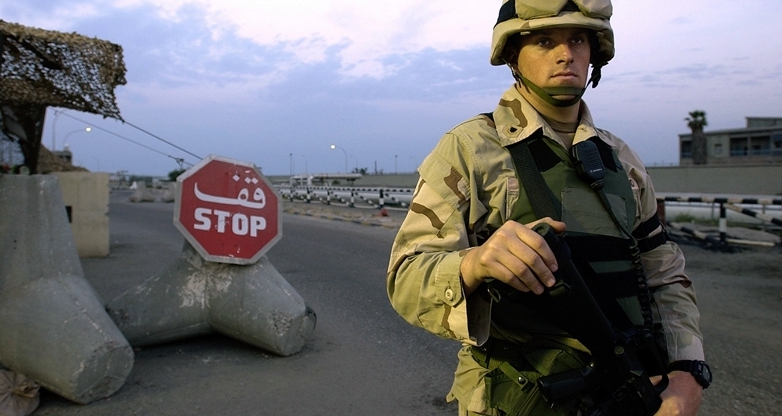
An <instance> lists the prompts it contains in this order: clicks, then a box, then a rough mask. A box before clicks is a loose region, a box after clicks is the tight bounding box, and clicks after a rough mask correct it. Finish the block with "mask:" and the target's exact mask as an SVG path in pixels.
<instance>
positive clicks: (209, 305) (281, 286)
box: [106, 242, 316, 356]
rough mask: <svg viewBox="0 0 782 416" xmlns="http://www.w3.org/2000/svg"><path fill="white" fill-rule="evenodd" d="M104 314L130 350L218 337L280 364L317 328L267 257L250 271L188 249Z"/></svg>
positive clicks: (185, 247) (299, 348)
mask: <svg viewBox="0 0 782 416" xmlns="http://www.w3.org/2000/svg"><path fill="white" fill-rule="evenodd" d="M106 309H107V310H108V312H109V315H110V316H111V317H112V319H114V321H115V322H116V323H117V326H118V327H119V328H120V330H121V331H122V333H123V334H125V337H126V338H127V339H128V341H129V342H130V343H131V345H133V346H145V345H153V344H158V343H162V342H168V341H173V340H177V339H182V338H187V337H192V336H196V335H200V334H204V333H209V332H212V331H217V332H220V333H222V334H225V335H228V336H230V337H233V338H235V339H238V340H241V341H244V342H246V343H248V344H250V345H253V346H256V347H259V348H262V349H264V350H267V351H270V352H273V353H275V354H279V355H282V356H289V355H292V354H295V353H297V352H299V351H300V350H301V348H302V347H303V346H304V343H305V341H306V340H307V339H308V338H309V336H310V335H311V334H312V331H313V330H314V328H315V321H316V318H315V313H314V312H313V311H312V310H311V309H310V308H309V307H307V305H306V304H305V303H304V300H303V299H302V298H301V296H299V294H298V293H297V292H296V290H295V289H293V287H291V286H290V284H288V282H287V281H286V280H285V279H284V278H283V277H282V276H281V275H280V273H279V272H277V270H276V269H275V268H274V266H272V265H271V263H270V262H269V261H268V260H267V259H266V257H262V258H261V259H260V260H259V261H258V262H257V263H255V264H253V265H246V266H241V265H232V264H222V263H213V262H207V261H204V260H203V258H202V257H201V256H200V255H199V254H198V252H196V250H195V249H194V248H193V247H192V246H191V245H190V244H189V243H188V242H185V245H184V248H183V250H182V255H181V256H180V257H179V258H178V259H177V260H175V261H174V262H173V263H172V264H171V265H170V266H169V267H168V268H167V269H166V270H164V271H162V272H160V273H158V274H156V275H154V276H152V277H150V278H149V279H148V280H147V281H145V282H144V283H142V284H141V285H139V286H137V287H135V288H133V289H131V290H128V291H127V292H125V293H123V294H121V295H119V296H118V297H116V298H114V299H113V300H111V301H110V302H109V303H108V305H107V307H106Z"/></svg>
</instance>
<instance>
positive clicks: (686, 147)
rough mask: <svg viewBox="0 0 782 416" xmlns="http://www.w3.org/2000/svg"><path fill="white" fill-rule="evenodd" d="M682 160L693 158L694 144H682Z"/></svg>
mask: <svg viewBox="0 0 782 416" xmlns="http://www.w3.org/2000/svg"><path fill="white" fill-rule="evenodd" d="M681 153H682V156H681V158H682V159H689V158H691V157H692V142H689V141H687V142H682V149H681Z"/></svg>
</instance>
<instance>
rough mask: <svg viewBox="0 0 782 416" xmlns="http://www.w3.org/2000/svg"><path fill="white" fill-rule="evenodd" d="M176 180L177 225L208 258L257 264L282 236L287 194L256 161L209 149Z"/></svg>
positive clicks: (220, 261)
mask: <svg viewBox="0 0 782 416" xmlns="http://www.w3.org/2000/svg"><path fill="white" fill-rule="evenodd" d="M177 182H178V185H179V186H177V198H176V204H175V207H174V225H175V226H176V227H177V228H178V229H179V231H180V232H181V233H182V234H183V235H184V236H185V238H186V239H187V241H189V242H190V244H192V245H193V247H195V249H196V250H197V251H198V253H199V254H201V256H202V257H203V258H204V259H205V260H207V261H212V262H219V263H231V264H253V263H255V262H257V261H258V260H259V259H260V258H261V256H263V254H264V253H266V251H267V250H269V249H270V248H271V247H272V246H273V245H274V243H276V242H277V241H278V240H279V239H280V238H282V218H281V216H280V214H279V211H280V205H281V203H282V199H281V198H280V195H279V194H278V193H277V190H276V189H274V187H273V186H272V185H271V184H270V183H269V181H268V180H267V179H266V178H265V177H264V176H263V175H262V174H261V173H260V172H259V171H258V168H256V167H255V165H253V164H252V163H248V162H240V161H236V160H232V159H228V158H224V157H221V156H216V155H209V157H207V158H206V159H204V160H202V161H200V162H199V163H198V164H196V165H195V166H193V167H192V168H190V169H188V170H187V171H186V172H184V173H183V174H181V175H179V177H178V178H177Z"/></svg>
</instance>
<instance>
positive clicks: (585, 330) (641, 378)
mask: <svg viewBox="0 0 782 416" xmlns="http://www.w3.org/2000/svg"><path fill="white" fill-rule="evenodd" d="M533 230H534V231H536V232H537V233H538V234H540V235H541V236H543V238H544V239H545V240H546V243H548V245H549V247H550V248H551V250H552V251H553V252H554V255H555V256H556V258H557V263H558V265H559V270H558V271H557V272H556V273H554V276H555V277H556V280H557V281H556V284H555V285H554V286H552V287H551V288H548V289H547V290H546V291H545V292H544V293H543V294H541V295H535V294H533V293H532V292H526V293H525V292H519V291H517V292H516V293H514V295H515V296H519V297H520V298H519V301H521V302H523V304H524V305H525V306H528V307H529V308H530V309H534V310H535V311H536V312H541V313H542V314H543V315H545V316H546V317H547V319H548V321H549V322H550V323H551V324H554V325H556V326H558V327H559V328H560V329H562V330H563V331H565V332H567V333H568V334H570V335H571V336H572V337H573V338H575V339H577V340H578V341H579V342H581V343H582V344H583V345H584V346H585V347H587V348H588V349H589V351H590V352H591V354H592V362H591V363H590V364H589V365H587V366H586V367H585V368H582V369H576V370H571V371H567V372H564V373H558V374H551V375H548V376H543V377H541V378H540V379H538V385H539V386H540V388H541V391H542V393H543V397H544V398H545V399H546V400H547V401H549V402H556V401H557V400H561V399H565V398H568V397H572V396H573V395H575V394H579V395H586V396H587V398H586V401H587V403H586V405H587V406H586V407H587V409H588V410H587V413H586V414H587V415H589V416H604V415H605V416H612V415H623V416H624V415H637V416H647V415H653V414H654V413H655V412H657V410H658V409H659V408H660V405H661V404H662V400H661V399H660V393H661V392H662V391H663V390H665V388H666V387H667V385H668V378H667V376H666V371H665V365H664V363H663V360H662V358H661V357H660V354H659V352H658V350H657V346H656V344H655V342H654V337H653V335H652V334H651V332H650V331H649V330H646V329H643V328H632V329H629V330H625V331H623V332H617V331H616V330H614V327H613V326H612V325H611V323H610V322H609V320H608V318H606V316H605V314H604V313H603V311H602V310H601V309H600V307H599V305H598V303H597V302H596V301H595V298H594V297H593V296H592V293H591V292H590V290H589V288H588V287H587V285H586V283H585V282H584V279H583V277H582V276H581V274H580V273H579V271H578V269H577V268H576V266H575V265H574V264H573V261H572V260H571V253H570V248H569V247H568V246H567V244H566V243H565V241H564V240H563V239H562V238H560V237H559V236H557V235H556V234H555V233H554V231H553V230H551V228H550V227H549V225H548V224H539V225H537V226H535V227H534V228H533ZM639 355H643V356H644V357H645V359H646V361H645V362H647V364H648V362H649V358H648V357H653V361H654V362H653V365H654V366H655V367H657V368H656V369H654V371H657V372H658V373H659V374H661V375H662V376H663V380H662V381H661V382H660V383H659V384H658V385H657V386H655V385H653V384H652V383H651V381H650V380H649V373H648V372H647V371H646V369H645V368H644V365H643V364H642V362H641V360H640V359H639Z"/></svg>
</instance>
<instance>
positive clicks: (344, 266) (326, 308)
mask: <svg viewBox="0 0 782 416" xmlns="http://www.w3.org/2000/svg"><path fill="white" fill-rule="evenodd" d="M302 205H303V204H302ZM335 210H338V209H337V208H333V207H331V208H328V209H325V210H323V211H324V212H325V213H326V214H328V215H322V217H324V218H325V217H332V218H333V217H334V215H332V214H333V212H334V211H335ZM110 211H111V212H110V214H109V217H110V227H111V255H110V256H109V257H108V258H105V259H83V266H84V271H85V276H86V277H87V279H88V280H89V281H90V282H91V283H92V285H93V286H94V287H95V289H96V291H97V292H98V293H99V295H100V296H101V297H102V298H103V300H109V299H111V298H113V297H114V296H117V295H118V294H120V293H122V292H123V291H124V290H127V289H129V288H131V287H133V286H135V285H136V284H138V283H141V282H143V281H144V280H146V279H147V278H148V277H149V276H151V275H152V274H154V273H155V272H157V271H159V270H161V269H164V268H166V267H167V266H168V264H169V263H170V262H172V261H173V260H174V259H175V258H176V257H177V256H178V255H179V252H180V250H181V247H182V244H183V241H184V239H183V237H182V236H181V235H180V234H179V232H178V231H177V230H176V229H175V228H174V227H173V225H172V218H173V213H172V211H173V204H163V203H143V204H131V203H129V202H127V194H121V193H115V194H112V202H111V206H110ZM297 212H299V214H303V215H289V214H284V216H283V239H282V240H281V241H280V242H279V243H277V245H276V246H275V247H274V248H273V249H272V250H271V251H270V252H269V253H268V258H269V260H270V261H271V263H272V264H273V265H274V266H275V267H276V268H277V270H278V271H280V273H281V274H282V275H283V276H284V277H285V278H286V279H287V280H288V282H290V283H291V285H292V286H293V287H294V288H295V289H296V290H297V291H298V292H299V294H301V295H302V297H303V298H304V299H305V300H306V301H307V303H308V304H309V306H311V307H312V308H313V309H314V310H315V312H316V313H317V317H318V322H317V327H316V329H315V332H314V334H313V336H312V338H310V340H309V342H308V343H307V344H306V345H305V347H304V349H303V350H302V351H301V352H300V353H299V354H297V355H294V356H291V357H285V358H282V357H277V356H274V355H271V354H269V353H266V352H264V351H262V350H259V349H257V348H254V347H250V346H247V345H246V344H243V343H241V342H238V341H235V340H232V339H230V338H227V337H225V336H222V335H213V336H206V337H199V338H195V339H189V340H185V341H180V342H175V343H170V344H165V345H160V346H155V347H149V348H144V349H139V350H137V351H136V358H135V364H134V368H133V371H132V372H131V374H130V376H129V377H128V379H127V381H126V383H125V385H124V386H123V387H122V389H120V390H119V391H118V392H117V393H116V394H115V395H114V396H112V397H110V398H108V399H105V400H101V401H97V402H94V403H92V404H89V405H86V406H81V405H76V404H73V403H70V402H68V401H67V400H65V399H62V398H59V397H58V396H56V395H54V394H52V393H48V392H43V393H42V401H41V405H40V407H39V410H38V411H36V413H35V415H87V416H91V415H217V414H219V415H294V414H295V415H332V414H348V415H354V414H356V415H358V414H362V415H363V414H408V415H455V414H456V407H455V406H454V405H453V404H446V403H445V401H444V396H445V394H446V393H447V391H448V389H449V387H450V383H451V379H452V373H453V369H454V366H455V352H456V350H457V349H458V345H457V344H456V343H455V342H452V341H448V340H440V339H438V338H436V337H435V336H433V335H430V334H428V333H426V332H424V331H423V330H419V329H417V328H414V327H412V326H410V325H408V324H407V323H405V322H404V321H403V320H402V319H401V318H399V317H398V316H397V315H396V313H395V312H394V311H393V310H392V309H391V307H390V305H389V303H388V300H387V297H386V294H385V268H386V264H387V261H388V254H389V250H390V246H391V242H392V240H393V237H394V234H395V230H394V229H393V226H389V224H391V225H392V224H394V221H396V220H398V215H399V214H398V213H396V212H392V214H393V215H392V217H396V218H391V220H394V221H391V222H388V223H386V224H385V225H386V227H373V226H368V225H366V222H364V225H361V224H358V223H359V222H361V221H334V220H328V219H322V218H318V217H317V215H316V216H312V215H313V210H304V209H300V210H297ZM330 213H332V214H330ZM365 216H366V215H365ZM376 222H377V221H376ZM681 243H682V244H681V246H682V249H683V250H684V252H685V255H686V257H687V262H688V263H687V264H688V266H687V272H688V274H689V276H690V277H691V279H692V280H693V282H694V283H695V285H696V290H697V292H698V300H699V308H700V310H701V314H702V318H701V329H702V331H703V333H704V337H705V342H706V354H707V360H708V361H709V362H710V363H711V365H712V369H713V371H714V377H715V382H714V384H713V385H712V387H711V388H709V389H708V390H706V392H705V393H704V401H703V405H702V407H701V412H700V414H701V415H717V416H722V415H724V416H733V415H782V297H780V295H782V293H781V292H780V290H781V289H782V284H781V283H782V279H780V277H782V266H780V265H781V264H782V262H780V258H782V252H781V251H780V249H779V248H774V249H748V250H742V251H740V252H737V253H731V254H726V253H717V252H714V251H708V250H704V249H702V248H700V247H698V246H697V245H694V244H688V243H686V242H685V241H681Z"/></svg>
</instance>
